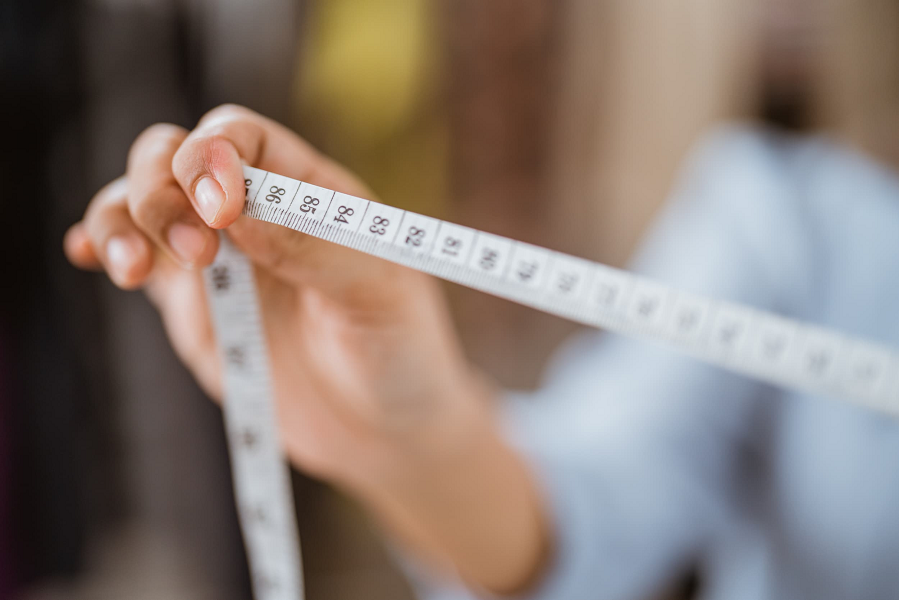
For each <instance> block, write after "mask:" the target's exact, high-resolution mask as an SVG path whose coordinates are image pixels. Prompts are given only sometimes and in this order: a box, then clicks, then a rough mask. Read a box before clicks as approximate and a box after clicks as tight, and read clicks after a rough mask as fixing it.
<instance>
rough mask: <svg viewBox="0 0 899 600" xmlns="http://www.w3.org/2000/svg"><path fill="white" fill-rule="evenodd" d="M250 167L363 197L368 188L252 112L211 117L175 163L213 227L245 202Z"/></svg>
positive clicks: (217, 112) (235, 110) (230, 219)
mask: <svg viewBox="0 0 899 600" xmlns="http://www.w3.org/2000/svg"><path fill="white" fill-rule="evenodd" d="M243 161H245V162H246V163H247V164H250V165H253V166H255V167H259V168H260V169H265V170H268V171H272V172H275V173H278V174H280V175H285V176H287V177H293V178H295V179H301V180H303V181H307V182H309V183H315V184H317V185H321V186H323V187H329V186H330V187H332V189H337V190H338V191H341V192H345V193H349V194H354V195H360V194H363V193H364V192H365V189H364V187H363V186H362V185H361V184H360V183H359V182H358V181H357V180H356V179H355V178H354V177H352V176H351V175H349V174H348V173H346V172H345V171H343V169H341V168H340V167H339V166H337V165H336V164H335V163H333V162H332V161H330V160H328V159H326V158H325V157H323V156H322V155H320V154H319V153H318V152H316V151H315V150H314V149H313V148H312V147H311V146H309V145H308V144H306V143H305V142H303V141H302V140H301V139H300V138H299V137H298V136H297V135H296V134H295V133H293V132H292V131H290V130H289V129H287V128H285V127H283V126H282V125H279V124H277V123H275V122H274V121H271V120H269V119H267V118H265V117H263V116H261V115H259V114H257V113H254V112H253V111H251V110H249V109H246V108H242V107H239V106H232V105H226V106H222V107H219V108H216V109H214V110H212V111H211V112H209V113H208V114H207V115H206V116H205V117H203V119H202V120H201V121H200V123H199V125H198V126H197V128H196V129H195V130H194V131H193V132H192V133H191V134H190V135H189V136H188V138H187V139H186V140H185V141H184V143H183V144H182V145H181V147H180V148H179V149H178V152H177V153H176V155H175V159H174V161H173V163H172V170H173V171H174V173H175V178H176V179H177V180H178V182H179V183H180V184H181V187H182V188H183V189H184V191H185V192H186V193H187V195H188V197H189V198H190V200H191V202H192V203H193V204H194V207H195V208H196V209H197V211H198V213H199V214H200V215H201V216H202V217H203V219H204V220H205V221H206V223H208V224H209V225H210V226H211V227H214V228H217V229H218V228H224V227H228V226H229V225H231V224H232V223H234V222H235V221H236V220H237V217H238V216H239V215H240V213H241V211H242V210H243V207H244V202H245V200H246V188H245V187H244V177H243Z"/></svg>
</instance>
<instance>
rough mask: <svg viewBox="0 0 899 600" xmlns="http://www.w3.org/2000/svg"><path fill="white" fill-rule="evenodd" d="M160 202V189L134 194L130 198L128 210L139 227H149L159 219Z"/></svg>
mask: <svg viewBox="0 0 899 600" xmlns="http://www.w3.org/2000/svg"><path fill="white" fill-rule="evenodd" d="M160 203H161V197H160V194H159V190H151V191H147V192H144V193H137V194H132V195H130V196H129V198H128V212H129V213H130V214H131V219H132V220H133V221H134V223H135V224H136V225H137V226H138V227H140V228H141V229H148V228H151V227H153V226H154V225H156V222H157V221H158V220H159V214H160Z"/></svg>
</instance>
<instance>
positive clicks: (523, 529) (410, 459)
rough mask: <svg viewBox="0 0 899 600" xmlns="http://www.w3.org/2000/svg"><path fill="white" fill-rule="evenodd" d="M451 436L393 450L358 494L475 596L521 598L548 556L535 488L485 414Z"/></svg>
mask: <svg viewBox="0 0 899 600" xmlns="http://www.w3.org/2000/svg"><path fill="white" fill-rule="evenodd" d="M447 435H448V434H447V433H446V432H445V431H442V432H439V433H435V434H434V435H425V436H422V437H421V438H418V439H417V440H415V441H412V442H409V445H407V446H405V447H402V446H394V447H392V448H391V449H390V450H388V451H386V452H385V459H386V460H383V461H379V462H380V463H381V465H382V466H381V467H380V468H378V469H377V472H376V473H367V474H366V475H365V476H364V477H360V478H359V479H357V480H356V482H354V483H353V484H351V486H352V488H353V489H352V490H351V491H352V492H353V493H354V495H355V496H357V497H358V498H359V499H361V501H362V502H363V504H364V505H365V506H366V507H367V508H368V509H369V510H370V511H371V512H372V513H373V515H374V516H375V518H376V519H378V520H379V521H380V522H381V523H383V525H384V526H385V527H386V529H387V530H388V532H389V533H390V534H392V535H394V536H395V537H397V538H398V539H399V540H400V541H401V542H403V543H404V544H406V545H408V546H410V548H411V549H412V550H414V551H415V552H416V553H418V554H419V555H421V556H423V557H424V558H425V560H426V561H428V562H430V563H432V564H435V565H436V566H437V567H442V568H444V569H445V570H452V571H455V573H456V574H458V575H459V576H460V577H461V578H462V579H463V580H464V581H465V582H466V583H467V584H468V585H470V586H472V587H474V588H476V589H483V590H485V591H488V592H491V593H494V594H508V593H514V592H520V591H522V590H524V589H526V588H527V587H528V586H529V585H530V584H531V583H532V582H533V581H534V580H535V579H536V578H537V577H538V576H539V574H540V571H541V569H542V567H543V565H544V563H545V562H546V558H547V555H548V553H549V546H550V540H549V532H548V526H547V519H546V516H545V508H544V506H543V505H542V501H541V497H540V494H539V493H538V489H537V486H536V482H535V481H534V479H533V478H532V475H531V472H530V470H529V468H528V467H527V465H526V464H525V462H524V460H523V458H522V457H521V456H520V455H519V454H518V453H517V452H516V451H515V450H514V449H513V448H511V447H510V446H509V445H508V444H507V443H506V442H505V440H503V439H502V437H501V435H500V433H499V432H498V431H497V427H496V424H495V423H494V422H493V420H492V419H491V418H489V417H487V416H486V415H485V416H484V418H477V419H473V420H472V421H471V422H469V423H468V424H467V426H466V429H465V431H464V432H461V431H460V432H458V433H455V434H452V437H453V439H452V441H448V440H447V439H446V437H447ZM441 438H442V439H441ZM387 454H389V455H390V456H389V457H387Z"/></svg>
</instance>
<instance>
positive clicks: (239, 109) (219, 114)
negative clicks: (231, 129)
mask: <svg viewBox="0 0 899 600" xmlns="http://www.w3.org/2000/svg"><path fill="white" fill-rule="evenodd" d="M253 114H254V113H253V111H251V110H250V109H248V108H246V107H244V106H240V105H239V104H221V105H219V106H216V107H215V108H213V109H212V110H210V111H209V112H207V113H206V114H205V115H203V117H202V118H201V119H200V126H207V125H210V124H213V123H221V122H228V121H235V120H238V119H246V118H250V117H251V116H252V115H253Z"/></svg>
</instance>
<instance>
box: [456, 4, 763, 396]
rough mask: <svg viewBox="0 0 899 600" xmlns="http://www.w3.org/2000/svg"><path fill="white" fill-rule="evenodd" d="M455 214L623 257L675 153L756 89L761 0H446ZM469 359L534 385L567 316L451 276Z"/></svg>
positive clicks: (614, 260) (664, 187)
mask: <svg viewBox="0 0 899 600" xmlns="http://www.w3.org/2000/svg"><path fill="white" fill-rule="evenodd" d="M444 4H445V5H446V6H445V7H444V10H445V11H446V14H447V17H448V18H447V25H445V28H446V32H447V37H448V42H447V44H448V48H449V54H448V58H449V61H448V63H449V83H448V88H449V90H451V91H450V95H449V101H450V105H449V111H450V123H451V131H452V136H451V139H452V140H453V144H454V147H455V151H454V152H453V153H451V156H452V157H453V163H452V167H451V173H452V176H451V182H452V190H451V197H452V198H453V201H454V203H455V205H454V206H455V212H456V215H455V216H456V218H457V219H458V220H460V221H463V222H465V223H467V224H470V225H472V226H475V227H480V228H483V229H486V230H488V231H492V232H495V233H499V234H503V235H509V236H511V237H515V238H517V239H522V240H525V241H529V242H532V243H537V244H542V245H546V246H549V247H551V248H554V249H558V250H562V251H566V252H571V253H574V254H578V255H580V256H584V257H587V258H591V259H596V260H600V261H602V262H606V263H610V264H613V265H622V264H624V263H625V262H626V261H627V259H628V257H629V256H630V255H631V253H632V252H633V250H634V248H635V246H636V244H637V243H638V240H639V238H640V236H641V235H642V233H643V231H644V230H645V228H646V226H647V224H648V222H649V221H650V220H651V219H652V217H653V215H654V214H655V212H656V210H657V209H658V207H659V206H660V204H661V203H662V202H663V201H664V200H665V198H666V196H667V194H668V192H669V190H670V188H671V185H672V181H673V179H674V177H675V174H676V172H677V170H678V166H679V165H680V163H681V161H682V159H683V157H684V155H685V154H686V153H687V151H688V150H689V148H690V147H691V145H692V144H694V143H695V141H696V140H697V139H698V137H699V136H700V135H701V133H702V132H703V131H705V130H707V129H709V128H710V127H711V126H712V124H713V123H715V122H717V121H720V120H724V119H731V118H737V117H741V116H745V115H747V114H748V113H750V111H751V110H752V104H753V103H754V101H755V99H756V98H755V90H754V89H753V88H754V82H753V80H752V77H751V76H747V74H751V73H754V72H755V70H756V66H755V65H754V64H753V53H752V51H751V48H752V44H753V41H754V39H756V37H757V35H756V34H757V31H755V30H754V28H753V26H752V24H753V23H754V22H755V21H756V19H754V18H753V17H754V15H753V13H754V10H755V9H756V7H757V4H758V3H757V2H752V1H750V2H746V1H741V0H685V1H684V2H677V3H657V2H633V1H628V0H564V1H562V2H559V1H554V0H526V1H522V0H491V1H489V2H484V1H473V0H472V1H468V2H459V1H453V0H447V1H446V2H445V3H444ZM453 295H454V299H455V302H454V305H455V307H456V310H457V315H458V321H459V324H460V328H461V331H462V334H463V336H464V338H465V340H466V343H467V346H468V348H469V352H470V353H471V355H472V357H473V359H474V360H475V361H476V362H477V363H478V364H480V365H482V366H483V367H484V368H485V369H486V370H487V371H489V372H490V373H492V374H493V375H495V376H496V377H497V378H498V379H499V380H500V381H501V382H502V383H503V384H505V385H509V386H516V387H530V386H533V385H535V384H536V383H537V381H538V379H539V374H540V372H541V369H542V366H543V364H544V363H545V361H546V358H547V356H548V355H549V353H550V352H551V351H552V349H553V348H554V347H556V346H557V345H558V343H559V342H560V341H561V340H562V339H563V338H564V337H565V336H566V335H568V334H569V333H571V331H572V330H573V329H574V327H573V326H572V325H570V324H568V323H565V322H563V321H561V320H559V319H555V318H552V317H548V316H546V315H542V314H538V313H537V312H536V311H533V310H530V309H526V308H522V307H518V306H512V305H510V304H509V303H506V302H503V301H501V300H496V299H494V298H489V297H486V296H484V295H482V294H477V293H476V292H470V291H468V290H455V289H454V290H453Z"/></svg>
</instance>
